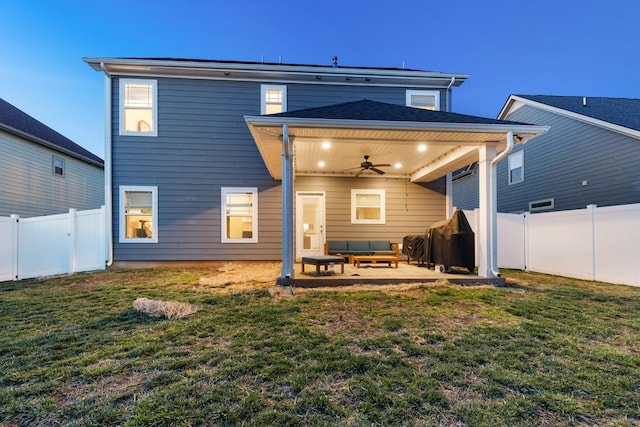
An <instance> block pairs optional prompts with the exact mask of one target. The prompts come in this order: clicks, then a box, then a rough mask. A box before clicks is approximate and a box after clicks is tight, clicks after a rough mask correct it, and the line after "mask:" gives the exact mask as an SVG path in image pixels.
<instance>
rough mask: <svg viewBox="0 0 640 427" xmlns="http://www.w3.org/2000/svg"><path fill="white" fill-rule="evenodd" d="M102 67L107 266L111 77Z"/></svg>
mask: <svg viewBox="0 0 640 427" xmlns="http://www.w3.org/2000/svg"><path fill="white" fill-rule="evenodd" d="M100 69H101V70H102V71H104V99H105V101H104V105H105V108H104V204H105V210H106V212H105V217H106V226H105V231H106V233H107V267H110V266H111V264H113V205H112V200H113V197H112V194H111V187H112V182H111V181H112V168H111V163H112V158H111V77H110V76H109V73H108V72H107V70H105V69H104V63H102V62H101V63H100Z"/></svg>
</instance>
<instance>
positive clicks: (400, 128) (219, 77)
mask: <svg viewBox="0 0 640 427" xmlns="http://www.w3.org/2000/svg"><path fill="white" fill-rule="evenodd" d="M85 62H87V63H88V64H89V65H90V66H91V67H92V68H94V69H95V70H97V71H102V72H104V73H105V76H106V79H105V84H106V90H105V93H106V94H107V99H106V100H105V101H106V106H107V107H106V111H107V117H106V123H107V124H108V126H109V128H108V132H107V141H106V147H107V149H106V170H107V175H106V180H105V182H106V188H105V189H106V194H107V198H108V199H109V198H110V199H111V203H107V205H108V209H110V210H111V211H110V213H109V212H108V214H107V216H108V217H109V223H108V224H107V225H108V227H109V228H110V230H111V234H110V239H111V243H110V260H109V263H112V262H114V261H115V262H118V263H126V262H139V261H179V260H184V261H187V260H188V261H193V260H282V264H283V266H282V271H281V278H282V279H285V278H294V269H293V263H294V260H295V259H297V258H300V257H301V256H311V255H322V254H323V246H324V245H323V243H324V242H325V241H326V240H327V239H388V240H391V241H395V242H401V241H402V238H403V236H405V235H408V234H423V233H424V232H425V230H426V228H427V227H428V226H429V225H430V224H432V223H433V222H435V221H439V220H442V219H445V218H446V216H447V215H448V214H449V212H448V207H450V203H449V201H448V197H447V188H448V185H449V183H448V182H447V178H446V176H447V174H448V173H450V172H452V171H454V170H456V169H458V168H460V167H461V166H463V165H465V164H468V163H470V162H472V161H474V160H477V159H478V157H479V155H480V156H481V157H482V158H483V159H488V160H491V159H492V158H494V157H495V150H496V146H497V145H498V144H496V141H501V142H500V145H501V146H505V145H506V144H508V143H509V137H510V135H513V134H517V135H522V137H526V138H529V137H533V136H535V135H537V134H538V133H540V132H543V131H544V130H545V129H544V128H543V127H540V126H530V125H525V124H521V123H513V122H506V121H500V120H495V119H485V118H479V117H472V116H464V115H459V114H454V113H451V112H448V111H447V110H448V106H449V105H450V104H451V89H452V88H453V87H456V86H459V85H461V84H462V83H463V82H464V81H465V79H466V78H467V77H468V76H466V75H463V74H448V73H438V72H430V71H420V70H407V69H389V68H367V67H343V66H337V64H334V65H333V66H317V65H296V64H272V63H254V62H234V61H209V60H185V59H134V58H85ZM365 156H369V157H368V159H367V158H366V157H365ZM379 172H384V174H381V173H379ZM485 206H487V211H486V215H485V218H490V215H489V211H488V209H489V207H488V206H489V204H485ZM487 221H488V219H487ZM485 231H486V230H485ZM482 233H484V234H482ZM479 238H480V241H481V246H482V248H484V249H485V250H488V248H489V245H490V243H489V241H490V236H489V235H488V233H486V232H481V233H480V236H479ZM488 262H489V261H488V258H487V257H484V258H483V259H481V260H480V266H481V267H480V275H482V276H488V277H490V276H491V274H492V271H494V269H491V268H490V266H489V265H488Z"/></svg>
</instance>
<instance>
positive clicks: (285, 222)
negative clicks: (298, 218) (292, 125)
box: [279, 124, 295, 283]
mask: <svg viewBox="0 0 640 427" xmlns="http://www.w3.org/2000/svg"><path fill="white" fill-rule="evenodd" d="M293 178H294V176H293V141H292V139H290V138H289V126H288V125H287V124H285V125H283V127H282V271H281V272H280V278H279V282H280V283H283V282H286V281H287V280H288V279H293V278H295V265H294V261H295V258H294V254H293V247H294V237H295V236H294V230H293V200H294V194H293Z"/></svg>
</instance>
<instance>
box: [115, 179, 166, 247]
mask: <svg viewBox="0 0 640 427" xmlns="http://www.w3.org/2000/svg"><path fill="white" fill-rule="evenodd" d="M127 242H135V243H157V242H158V187H153V186H137V185H122V186H120V243H127Z"/></svg>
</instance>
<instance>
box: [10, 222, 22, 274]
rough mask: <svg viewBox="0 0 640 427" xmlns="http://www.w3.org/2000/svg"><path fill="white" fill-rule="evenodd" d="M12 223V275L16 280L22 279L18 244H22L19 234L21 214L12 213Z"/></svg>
mask: <svg viewBox="0 0 640 427" xmlns="http://www.w3.org/2000/svg"><path fill="white" fill-rule="evenodd" d="M11 219H12V224H11V276H12V277H13V278H14V280H18V279H20V277H19V274H20V273H19V270H18V267H19V264H18V262H19V261H18V260H19V254H20V248H19V247H18V245H19V244H20V239H19V234H20V215H11Z"/></svg>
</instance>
